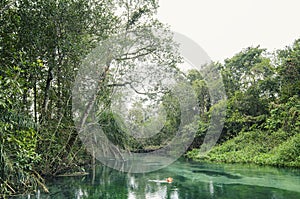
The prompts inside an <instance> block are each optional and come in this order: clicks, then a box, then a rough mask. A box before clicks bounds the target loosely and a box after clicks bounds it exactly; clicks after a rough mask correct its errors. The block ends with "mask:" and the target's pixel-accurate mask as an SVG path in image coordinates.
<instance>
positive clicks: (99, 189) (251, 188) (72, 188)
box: [21, 159, 300, 199]
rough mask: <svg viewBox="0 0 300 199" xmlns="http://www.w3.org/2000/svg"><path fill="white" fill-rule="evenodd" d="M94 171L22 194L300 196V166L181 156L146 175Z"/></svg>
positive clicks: (136, 198)
mask: <svg viewBox="0 0 300 199" xmlns="http://www.w3.org/2000/svg"><path fill="white" fill-rule="evenodd" d="M152 164H155V163H152ZM157 164H158V163H157ZM94 171H95V172H94V175H93V171H92V170H91V171H90V174H89V175H87V176H78V177H58V178H55V179H52V180H51V181H49V182H48V186H49V190H50V192H51V193H50V194H43V193H42V192H40V191H39V192H37V193H36V194H35V195H31V196H24V197H21V198H37V199H44V198H45V199H47V198H55V199H65V198H75V199H81V198H104V199H106V198H107V199H110V198H116V199H123V198H124V199H148V198H149V199H193V198H196V199H198V198H199V199H200V198H224V199H225V198H228V199H234V198H238V199H245V198H249V199H250V198H251V199H255V198H256V199H299V198H300V170H297V169H283V168H273V167H261V166H254V165H228V164H208V163H196V162H190V161H187V160H185V159H181V160H178V161H176V162H175V163H173V164H172V165H170V166H168V167H166V168H164V169H161V170H158V171H155V172H151V173H145V174H130V173H123V172H119V171H117V170H114V169H111V168H109V167H105V166H101V165H97V166H96V167H95V170H94ZM167 177H172V178H173V183H165V182H161V181H162V180H165V179H166V178H167Z"/></svg>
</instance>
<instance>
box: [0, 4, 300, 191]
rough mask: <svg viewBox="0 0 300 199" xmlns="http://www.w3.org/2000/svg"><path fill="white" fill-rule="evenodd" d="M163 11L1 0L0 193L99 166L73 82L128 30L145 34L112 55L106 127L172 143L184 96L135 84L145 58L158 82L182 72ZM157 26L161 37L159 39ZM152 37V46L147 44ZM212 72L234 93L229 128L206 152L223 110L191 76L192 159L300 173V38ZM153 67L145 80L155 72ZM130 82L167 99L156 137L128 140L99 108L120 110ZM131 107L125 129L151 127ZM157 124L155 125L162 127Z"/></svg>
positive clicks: (149, 143)
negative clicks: (84, 135)
mask: <svg viewBox="0 0 300 199" xmlns="http://www.w3.org/2000/svg"><path fill="white" fill-rule="evenodd" d="M157 8H158V2H157V1H156V0H148V1H147V0H139V1H138V0H132V1H128V0H118V1H115V0H100V1H99V0H46V1H44V0H17V1H14V0H3V1H1V3H0V24H1V26H0V51H1V54H0V60H1V61H0V64H1V66H0V87H1V89H0V111H1V115H0V135H1V136H0V183H1V186H0V197H5V196H8V195H16V194H19V193H25V192H29V191H33V190H35V189H36V188H37V187H38V186H39V187H41V188H42V189H43V190H44V191H47V188H46V186H45V181H44V178H45V177H47V176H56V175H59V174H63V173H65V172H69V171H80V170H81V166H82V165H85V164H88V163H91V161H93V158H92V157H91V155H89V153H88V152H87V151H86V149H85V146H84V145H83V144H82V142H81V140H80V139H79V132H78V126H77V125H76V124H75V122H74V119H73V110H72V104H73V103H74V101H73V99H74V98H72V89H73V86H74V85H73V83H74V81H75V78H76V76H77V73H78V70H79V66H80V65H81V63H82V60H84V58H85V57H86V56H87V55H88V54H89V53H90V52H91V51H92V50H93V49H94V48H95V47H96V46H97V45H98V44H99V42H100V43H101V42H102V41H105V40H107V39H109V38H112V37H114V36H115V35H118V34H120V33H122V34H125V35H126V34H128V33H131V32H142V34H141V35H137V36H136V37H135V38H134V39H132V41H131V43H130V44H128V45H131V46H133V48H132V49H130V50H131V51H130V50H128V51H125V52H123V53H121V54H120V55H119V56H117V57H116V56H114V57H110V56H107V60H106V63H107V65H106V66H105V67H106V68H105V70H104V71H103V73H102V75H103V76H102V77H103V79H102V80H101V82H100V84H101V85H100V87H99V90H98V91H97V94H98V95H97V99H94V101H93V102H97V103H95V104H96V105H97V104H100V105H99V106H98V107H97V108H99V109H100V108H101V111H98V112H99V114H98V117H99V118H98V122H99V124H101V125H102V127H103V131H104V133H105V134H106V135H107V137H108V138H109V139H110V140H111V141H112V142H113V143H114V144H116V145H118V146H119V147H121V148H123V149H126V150H129V151H132V152H140V151H153V150H156V149H159V148H161V146H164V145H167V144H168V142H169V141H170V140H169V139H170V137H172V136H173V135H174V132H175V131H176V129H177V128H178V126H179V124H180V112H179V108H178V106H179V105H178V104H179V102H178V99H177V98H176V96H174V94H172V93H168V92H165V90H164V88H162V89H159V88H157V87H156V86H157V85H153V86H152V85H151V83H149V84H150V86H149V87H148V90H146V91H145V93H141V92H140V91H139V90H138V89H137V88H139V87H140V86H141V85H140V80H138V79H134V78H135V77H136V76H138V75H139V74H138V73H139V72H140V71H139V70H137V68H138V67H139V66H140V65H139V64H138V62H143V61H145V60H147V61H148V62H151V63H154V64H159V65H160V66H161V71H159V72H156V73H155V72H153V73H151V75H152V76H153V78H156V79H157V78H158V79H159V78H166V77H163V76H161V74H164V72H166V71H168V72H169V73H172V74H173V73H174V74H178V73H179V74H182V73H181V72H178V68H177V67H176V65H177V64H178V63H181V62H182V58H181V57H180V55H179V54H178V52H177V46H176V44H175V43H174V42H173V41H172V33H171V32H170V30H169V29H168V27H167V26H166V25H164V24H162V23H160V22H159V21H158V20H157V19H156V18H155V14H156V12H157ZM153 28H154V29H155V30H158V31H159V33H160V34H154V33H152V32H151V30H150V29H153ZM145 30H147V31H145ZM145 37H146V38H147V40H149V41H150V43H149V42H145V41H144V40H143V39H142V38H145ZM126 45H127V44H126ZM112 51H113V50H112ZM116 66H118V67H116ZM212 66H214V67H216V68H217V70H218V71H219V72H220V74H221V76H222V78H223V83H224V86H225V90H226V95H227V100H226V101H222V102H219V103H226V104H227V111H226V117H225V121H224V128H223V130H222V133H221V137H220V139H219V141H218V144H217V146H216V147H214V148H213V149H212V150H211V151H210V153H208V154H206V155H204V156H203V155H199V150H198V148H199V147H200V146H201V144H202V142H203V139H204V137H205V133H206V131H207V129H208V127H209V124H210V116H211V111H213V110H214V109H216V108H218V106H219V104H218V103H217V104H213V103H212V102H211V100H210V93H209V91H208V88H207V84H206V82H205V79H204V77H202V74H200V72H199V71H197V70H191V71H189V72H187V74H185V75H183V76H184V77H185V78H187V79H188V80H189V82H190V84H191V85H192V87H193V88H194V90H195V93H196V94H197V100H198V102H199V107H200V111H199V114H200V115H199V121H198V122H197V123H195V124H193V125H194V126H193V127H190V128H191V129H196V137H195V139H194V141H193V143H192V145H191V146H190V151H189V152H188V153H187V156H188V157H190V158H193V159H197V160H206V161H218V162H228V163H235V162H239V163H257V164H262V165H266V164H268V165H274V166H292V167H300V133H299V131H300V39H299V40H296V41H295V42H294V43H293V44H292V45H290V46H288V47H286V48H285V49H282V50H278V51H276V52H272V53H270V52H268V51H267V50H266V49H263V48H261V47H259V46H258V47H249V48H246V49H244V50H242V51H241V52H240V53H238V54H236V55H234V56H233V57H232V58H228V59H226V60H225V61H224V63H212ZM116 68H117V69H118V70H116ZM146 69H147V70H146ZM148 69H149V68H145V70H146V74H145V75H149V73H148V74H147V71H149V70H150V69H149V70H148ZM170 70H171V72H170ZM113 73H115V74H116V73H117V75H113ZM137 74H138V75H137ZM141 78H143V76H142V77H141ZM117 80H118V81H117ZM124 80H126V81H124ZM127 80H131V82H130V81H129V82H128V81H127ZM120 82H122V83H120ZM126 85H129V86H130V87H132V89H133V91H135V92H136V93H138V94H143V95H146V96H147V97H148V98H151V99H152V100H153V99H156V98H155V96H153V92H154V91H155V93H156V94H157V95H159V96H162V95H163V97H162V98H161V101H160V102H161V104H162V106H163V107H164V110H165V112H166V114H165V115H166V116H165V121H166V122H165V123H164V124H162V125H163V127H162V128H161V132H160V133H159V134H158V135H156V136H153V137H151V139H143V138H142V139H138V140H137V139H135V138H134V136H133V135H128V133H127V132H124V131H123V130H122V128H120V126H119V123H118V117H119V116H118V115H116V114H114V112H113V111H110V110H108V109H105V108H103V106H101V104H102V105H103V104H105V107H110V106H113V105H114V104H113V103H112V99H111V96H112V93H113V92H114V89H115V88H117V87H122V86H126ZM100 102H101V103H100ZM151 105H153V106H154V105H156V104H151ZM132 107H133V108H132V109H131V112H130V115H131V116H132V118H134V119H133V120H132V121H131V122H132V123H130V121H129V124H127V126H129V127H130V128H132V130H133V131H135V130H137V129H136V128H138V126H139V125H141V124H144V121H143V118H144V116H143V115H142V113H143V112H145V110H143V111H141V109H143V107H142V106H141V104H140V103H139V102H136V103H134V104H133V105H132ZM149 107H150V108H149V111H150V112H151V110H150V109H151V106H149ZM117 108H119V109H120V110H122V107H117ZM85 119H89V118H85ZM157 121H160V118H158V119H157ZM157 121H154V123H158V125H159V122H157ZM148 122H149V121H148ZM152 123H153V121H152ZM157 128H158V129H159V128H160V127H157ZM150 130H151V129H150Z"/></svg>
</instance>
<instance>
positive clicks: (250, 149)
mask: <svg viewBox="0 0 300 199" xmlns="http://www.w3.org/2000/svg"><path fill="white" fill-rule="evenodd" d="M299 151H300V134H299V132H285V131H277V132H272V133H268V132H264V131H250V132H241V133H240V134H239V135H238V136H237V137H234V138H232V139H229V140H227V141H225V142H224V143H222V144H220V145H217V146H215V147H214V148H213V149H212V150H211V151H210V152H209V153H208V154H207V155H205V156H201V155H200V154H199V149H193V150H192V151H189V152H188V153H187V157H188V158H190V159H192V160H195V161H208V162H223V163H253V164H258V165H269V166H275V167H296V168H300V154H299Z"/></svg>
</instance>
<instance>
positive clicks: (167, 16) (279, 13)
mask: <svg viewBox="0 0 300 199" xmlns="http://www.w3.org/2000/svg"><path fill="white" fill-rule="evenodd" d="M158 17H159V19H160V20H161V21H162V22H165V23H168V24H169V25H170V26H171V30H172V31H176V32H179V33H181V34H184V35H186V36H188V37H189V38H191V39H193V40H194V41H195V42H197V43H198V44H199V45H200V46H201V47H202V48H203V49H204V50H205V51H206V52H207V54H208V55H209V56H210V58H211V59H212V60H213V61H223V60H224V59H225V58H230V57H232V56H233V55H234V54H235V53H238V52H240V51H241V50H242V49H243V48H246V47H249V46H257V45H258V44H260V45H261V47H263V48H267V49H268V50H269V51H273V50H274V49H280V48H284V47H285V46H287V45H291V44H292V43H293V41H294V40H296V39H298V38H300V0H185V1H184V0H160V8H159V10H158Z"/></svg>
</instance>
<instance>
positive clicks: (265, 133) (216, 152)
mask: <svg viewBox="0 0 300 199" xmlns="http://www.w3.org/2000/svg"><path fill="white" fill-rule="evenodd" d="M299 60H300V57H299V40H296V41H295V43H294V44H293V46H291V47H287V48H286V49H284V50H279V51H277V54H276V55H275V57H273V59H272V61H271V58H270V57H269V56H268V55H267V54H266V53H265V50H264V49H260V48H259V47H256V48H247V49H245V50H243V51H242V52H240V53H238V54H237V55H235V56H234V57H232V58H230V59H226V60H225V63H224V65H221V64H219V68H220V70H221V73H222V76H223V79H224V84H225V89H226V92H227V96H228V101H227V113H226V119H225V123H224V128H223V131H222V134H221V137H220V139H219V144H218V145H217V146H215V147H214V148H213V149H212V150H211V151H210V152H209V153H208V154H207V155H206V156H200V153H199V149H193V150H192V151H190V152H188V153H187V156H188V157H190V158H193V159H197V160H206V161H217V162H227V163H254V164H263V165H273V166H293V167H299V166H300V165H299V155H300V149H299V144H298V143H299V135H300V134H299V132H300V128H299V124H300V123H299V121H300V106H299V104H300V98H299V97H300V93H299V88H300V86H299V77H300V76H299V74H300V70H299V66H300V64H299V63H300V62H299ZM191 77H192V79H193V81H194V82H195V79H197V78H198V79H199V80H198V81H201V80H202V77H196V76H195V75H191ZM213 108H214V106H212V107H211V108H210V110H209V112H210V111H211V110H212V109H213ZM209 112H208V113H209ZM201 123H203V122H201ZM198 131H199V132H202V130H198Z"/></svg>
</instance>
